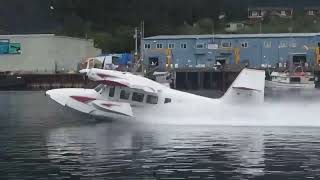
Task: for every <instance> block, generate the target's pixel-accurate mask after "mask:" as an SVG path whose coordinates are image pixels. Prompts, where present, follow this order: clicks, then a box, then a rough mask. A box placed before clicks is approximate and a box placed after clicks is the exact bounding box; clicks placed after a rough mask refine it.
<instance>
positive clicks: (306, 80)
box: [266, 66, 316, 90]
mask: <svg viewBox="0 0 320 180" xmlns="http://www.w3.org/2000/svg"><path fill="white" fill-rule="evenodd" d="M315 82H316V78H315V76H314V75H313V74H312V73H310V72H304V71H303V68H302V67H301V66H298V67H296V68H295V69H294V71H293V72H288V71H285V72H272V73H271V74H270V78H269V79H268V80H266V88H267V89H271V90H292V89H293V90H307V89H309V90H312V89H315Z"/></svg>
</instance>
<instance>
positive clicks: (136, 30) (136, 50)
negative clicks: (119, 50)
mask: <svg viewBox="0 0 320 180" xmlns="http://www.w3.org/2000/svg"><path fill="white" fill-rule="evenodd" d="M134 39H135V50H134V55H135V56H138V28H137V27H136V28H134Z"/></svg>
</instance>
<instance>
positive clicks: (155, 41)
mask: <svg viewBox="0 0 320 180" xmlns="http://www.w3.org/2000/svg"><path fill="white" fill-rule="evenodd" d="M319 47H320V33H283V34H218V35H168V36H154V37H147V38H145V39H144V41H143V54H144V57H143V58H144V63H145V65H146V66H148V67H151V66H158V67H159V68H160V69H165V68H166V67H168V66H173V67H175V68H191V67H192V68H197V67H199V68H205V67H213V66H215V65H217V64H246V65H247V66H249V67H252V68H261V67H277V66H286V65H288V64H290V63H293V64H303V65H306V66H308V65H309V66H312V65H314V64H320V56H319ZM168 57H169V58H168Z"/></svg>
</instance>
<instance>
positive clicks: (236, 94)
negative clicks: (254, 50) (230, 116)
mask: <svg viewBox="0 0 320 180" xmlns="http://www.w3.org/2000/svg"><path fill="white" fill-rule="evenodd" d="M264 86H265V71H263V70H254V69H243V70H242V71H241V72H240V74H239V76H238V77H237V78H236V79H235V80H234V82H233V83H232V84H231V86H230V87H229V89H228V90H227V92H226V93H225V94H224V96H223V97H222V100H223V101H225V102H228V103H261V102H263V101H264Z"/></svg>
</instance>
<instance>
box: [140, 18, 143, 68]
mask: <svg viewBox="0 0 320 180" xmlns="http://www.w3.org/2000/svg"><path fill="white" fill-rule="evenodd" d="M140 31H141V32H140V33H141V35H140V63H141V69H142V72H143V73H144V47H143V45H144V43H143V40H144V21H141V29H140Z"/></svg>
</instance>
